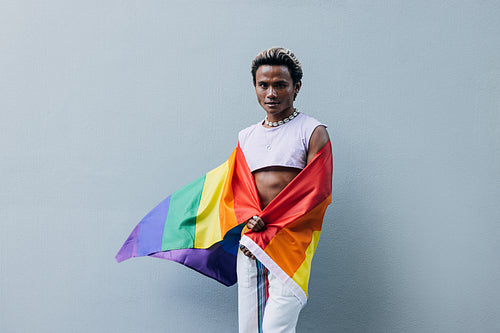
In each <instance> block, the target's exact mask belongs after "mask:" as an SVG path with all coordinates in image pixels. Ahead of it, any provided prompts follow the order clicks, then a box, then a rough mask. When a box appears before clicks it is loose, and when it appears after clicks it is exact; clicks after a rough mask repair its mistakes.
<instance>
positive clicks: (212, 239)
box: [194, 161, 229, 249]
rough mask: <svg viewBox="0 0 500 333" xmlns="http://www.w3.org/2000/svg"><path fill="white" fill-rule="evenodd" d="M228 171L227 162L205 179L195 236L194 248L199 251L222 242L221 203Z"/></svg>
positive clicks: (208, 174)
mask: <svg viewBox="0 0 500 333" xmlns="http://www.w3.org/2000/svg"><path fill="white" fill-rule="evenodd" d="M228 169H229V163H228V162H227V161H226V162H225V163H224V164H222V165H220V166H219V167H217V168H215V169H214V170H212V171H210V172H209V173H207V175H206V177H205V184H204V185H203V192H202V194H201V200H200V205H199V207H198V215H197V217H196V231H195V234H194V247H195V248H197V249H205V248H208V247H210V246H211V245H213V244H214V243H216V242H218V241H220V240H221V230H220V222H219V202H220V197H221V195H222V189H223V188H224V181H225V179H226V175H227V172H228Z"/></svg>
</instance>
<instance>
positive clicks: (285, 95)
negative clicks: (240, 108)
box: [255, 65, 301, 120]
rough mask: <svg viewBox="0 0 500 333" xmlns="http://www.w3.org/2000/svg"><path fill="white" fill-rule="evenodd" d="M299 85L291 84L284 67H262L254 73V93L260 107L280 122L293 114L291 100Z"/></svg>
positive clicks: (286, 68) (291, 81) (286, 69)
mask: <svg viewBox="0 0 500 333" xmlns="http://www.w3.org/2000/svg"><path fill="white" fill-rule="evenodd" d="M300 85H301V83H300V82H298V83H297V84H295V85H294V84H293V80H292V77H291V75H290V71H289V70H288V67H286V66H278V65H262V66H260V67H259V68H258V69H257V72H256V73H255V92H256V93H257V100H258V101H259V104H260V106H262V108H263V109H264V110H265V111H266V112H267V114H268V116H271V117H270V118H275V119H270V120H281V119H282V118H285V117H286V116H288V115H290V114H291V113H292V112H293V100H294V97H295V94H297V93H298V92H299V89H300Z"/></svg>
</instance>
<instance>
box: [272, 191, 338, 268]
mask: <svg viewBox="0 0 500 333" xmlns="http://www.w3.org/2000/svg"><path fill="white" fill-rule="evenodd" d="M330 202H331V195H330V196H328V197H327V198H326V199H325V200H324V201H323V202H321V203H320V204H319V205H317V206H316V207H315V208H314V209H312V210H311V211H310V212H308V213H307V214H305V215H304V216H302V217H300V218H299V219H297V220H296V221H294V222H292V223H290V224H289V225H287V226H286V227H284V228H283V229H281V230H280V231H279V232H278V233H277V234H276V236H274V238H273V239H272V240H271V241H270V242H269V244H268V245H267V247H266V248H265V249H264V251H265V252H266V253H267V254H268V255H269V256H270V257H271V259H273V261H274V262H275V263H277V264H278V265H279V266H280V267H281V269H283V270H284V271H285V272H286V273H287V274H288V276H293V275H294V273H295V272H296V271H297V269H299V267H300V265H301V264H302V262H303V261H304V260H305V259H306V250H307V248H308V247H309V244H310V243H311V240H312V236H313V232H314V231H321V225H322V223H323V216H324V214H325V210H326V207H327V206H328V204H329V203H330Z"/></svg>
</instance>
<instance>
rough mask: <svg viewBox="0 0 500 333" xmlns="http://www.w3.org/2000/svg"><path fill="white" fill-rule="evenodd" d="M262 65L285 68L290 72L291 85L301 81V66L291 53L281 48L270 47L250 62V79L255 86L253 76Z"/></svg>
mask: <svg viewBox="0 0 500 333" xmlns="http://www.w3.org/2000/svg"><path fill="white" fill-rule="evenodd" d="M262 65H278V66H286V67H288V70H289V71H290V76H291V77H292V81H293V84H294V85H295V84H297V82H299V81H300V80H302V66H301V65H300V62H299V60H298V59H297V58H296V57H295V54H293V52H292V51H290V50H288V49H285V48H283V47H272V48H270V49H267V50H264V51H262V52H261V53H259V54H258V55H257V56H256V57H255V59H254V60H253V61H252V77H253V85H254V86H255V84H256V81H255V74H256V73H257V69H259V67H260V66H262Z"/></svg>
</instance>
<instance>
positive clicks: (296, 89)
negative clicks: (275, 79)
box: [295, 81, 302, 95]
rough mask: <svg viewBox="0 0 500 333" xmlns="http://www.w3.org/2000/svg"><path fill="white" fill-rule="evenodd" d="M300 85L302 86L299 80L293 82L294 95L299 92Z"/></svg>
mask: <svg viewBox="0 0 500 333" xmlns="http://www.w3.org/2000/svg"><path fill="white" fill-rule="evenodd" d="M300 87H302V81H299V82H297V83H296V84H295V95H297V94H298V93H299V90H300Z"/></svg>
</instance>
